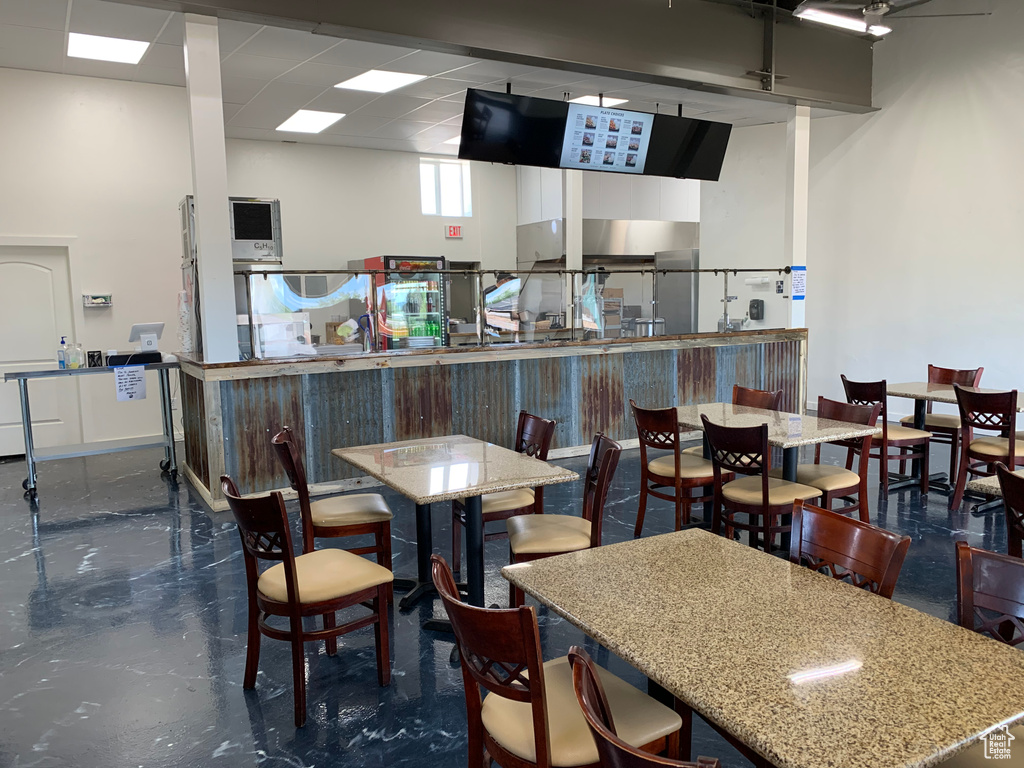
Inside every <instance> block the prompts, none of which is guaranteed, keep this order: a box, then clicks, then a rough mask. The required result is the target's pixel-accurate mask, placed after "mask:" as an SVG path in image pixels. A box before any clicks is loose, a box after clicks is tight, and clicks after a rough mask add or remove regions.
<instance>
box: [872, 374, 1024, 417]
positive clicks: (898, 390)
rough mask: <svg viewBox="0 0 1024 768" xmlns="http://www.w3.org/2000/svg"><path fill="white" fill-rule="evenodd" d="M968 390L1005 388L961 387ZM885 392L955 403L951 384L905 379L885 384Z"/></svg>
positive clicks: (1020, 404)
mask: <svg viewBox="0 0 1024 768" xmlns="http://www.w3.org/2000/svg"><path fill="white" fill-rule="evenodd" d="M961 389H965V390H967V391H968V392H981V393H983V394H984V393H988V394H993V393H996V392H1007V391H1009V390H1005V389H985V388H984V387H961ZM885 392H886V394H887V395H891V396H892V397H909V398H910V399H912V400H931V401H932V402H933V403H952V404H953V405H956V393H955V392H954V391H953V385H952V384H929V383H928V382H927V381H905V382H899V383H896V384H886V386H885ZM1017 410H1018V411H1024V401H1020V402H1018V403H1017Z"/></svg>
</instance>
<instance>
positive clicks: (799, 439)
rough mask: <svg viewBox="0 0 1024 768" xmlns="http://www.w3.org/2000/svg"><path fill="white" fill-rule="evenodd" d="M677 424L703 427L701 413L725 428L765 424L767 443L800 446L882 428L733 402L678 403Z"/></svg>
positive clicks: (871, 432) (780, 446)
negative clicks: (750, 406)
mask: <svg viewBox="0 0 1024 768" xmlns="http://www.w3.org/2000/svg"><path fill="white" fill-rule="evenodd" d="M676 412H677V413H678V414H679V424H680V426H682V427H684V428H686V429H703V428H704V424H703V422H701V420H700V417H701V414H704V415H705V416H707V417H708V420H709V421H711V422H713V423H715V424H720V425H722V426H726V427H756V426H759V425H761V424H767V425H768V444H769V445H774V446H776V447H778V448H799V447H800V446H802V445H815V444H817V443H827V442H830V441H832V440H845V439H847V438H851V437H863V436H864V435H880V434H881V433H882V429H881V427H867V426H864V425H863V424H848V423H847V422H845V421H833V420H832V419H819V418H817V417H816V416H801V415H800V414H798V413H785V412H783V411H768V410H764V409H763V408H749V407H747V406H745V405H733V404H732V403H705V404H703V405H681V406H678V407H677V408H676Z"/></svg>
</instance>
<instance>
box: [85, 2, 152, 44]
mask: <svg viewBox="0 0 1024 768" xmlns="http://www.w3.org/2000/svg"><path fill="white" fill-rule="evenodd" d="M169 15H170V14H169V13H168V12H167V11H158V10H156V9H155V8H142V7H140V6H137V5H124V4H122V3H105V2H102V0H74V2H73V3H72V4H71V24H70V26H69V29H70V31H72V32H82V33H84V34H87V35H103V36H105V37H123V38H125V39H128V40H155V39H156V36H157V35H158V34H159V33H160V30H161V28H162V27H163V25H164V22H165V21H167V18H168V16H169Z"/></svg>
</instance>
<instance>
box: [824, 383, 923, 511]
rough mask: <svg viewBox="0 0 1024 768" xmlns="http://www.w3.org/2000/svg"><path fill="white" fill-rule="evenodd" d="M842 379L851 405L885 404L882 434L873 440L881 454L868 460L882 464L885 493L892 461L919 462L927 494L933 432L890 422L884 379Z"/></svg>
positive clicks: (882, 480)
mask: <svg viewBox="0 0 1024 768" xmlns="http://www.w3.org/2000/svg"><path fill="white" fill-rule="evenodd" d="M840 378H841V379H842V380H843V389H844V390H845V391H846V401H847V402H848V403H852V404H853V405H874V404H875V403H881V404H882V409H881V411H880V413H879V417H880V418H881V423H880V424H879V425H878V426H880V427H881V428H882V434H880V435H875V436H874V437H873V438H871V445H872V447H874V448H877V449H878V452H877V453H872V454H870V455H869V458H872V459H878V461H879V465H878V476H879V478H880V480H881V484H882V492H883V493H888V492H889V462H890V461H900V462H906V461H909V460H920V461H921V493H928V452H929V447H930V445H931V439H932V434H931V432H925V431H923V430H920V429H914V428H913V427H905V426H903V425H902V424H890V423H889V408H888V396H887V395H886V391H887V384H886V382H885V379H882V380H881V381H850V380H849V379H848V378H846V376H840ZM890 448H896V450H897V453H890V452H889V449H890Z"/></svg>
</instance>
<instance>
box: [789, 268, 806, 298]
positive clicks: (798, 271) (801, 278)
mask: <svg viewBox="0 0 1024 768" xmlns="http://www.w3.org/2000/svg"><path fill="white" fill-rule="evenodd" d="M792 277H793V301H803V300H805V299H806V297H807V267H793V272H792Z"/></svg>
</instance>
